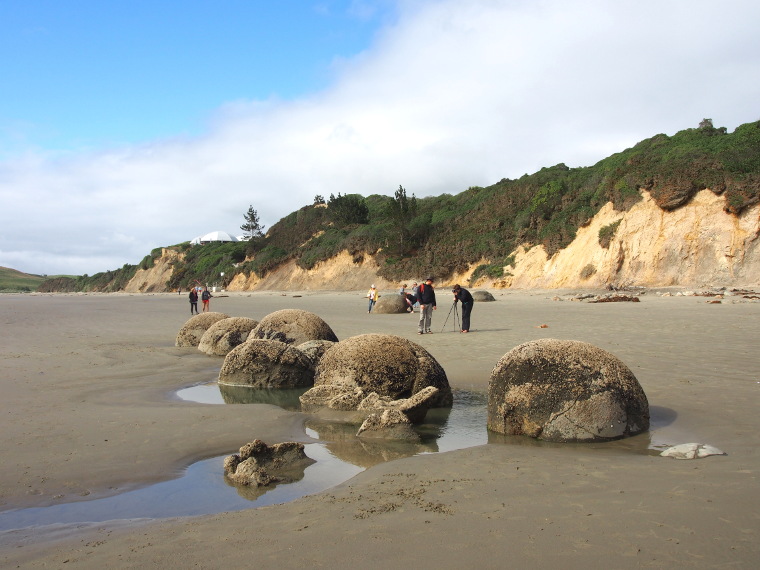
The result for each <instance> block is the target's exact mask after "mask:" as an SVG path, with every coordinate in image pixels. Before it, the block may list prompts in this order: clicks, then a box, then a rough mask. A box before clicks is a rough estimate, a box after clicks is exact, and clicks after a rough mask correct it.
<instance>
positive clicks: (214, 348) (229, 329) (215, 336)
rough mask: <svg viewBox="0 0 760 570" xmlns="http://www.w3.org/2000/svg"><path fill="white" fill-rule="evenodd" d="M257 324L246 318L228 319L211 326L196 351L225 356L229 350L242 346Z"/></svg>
mask: <svg viewBox="0 0 760 570" xmlns="http://www.w3.org/2000/svg"><path fill="white" fill-rule="evenodd" d="M258 324H259V322H258V321H256V320H254V319H249V318H248V317H229V318H227V319H221V320H219V321H216V322H215V323H214V324H213V325H211V326H210V327H209V328H208V330H207V331H206V332H205V333H203V336H202V337H201V340H200V343H199V344H198V350H200V351H201V352H204V353H206V354H209V355H217V356H226V355H227V353H229V351H230V350H232V349H233V348H235V347H236V346H238V345H241V344H243V343H244V342H245V341H246V340H247V339H248V335H249V334H250V333H251V331H252V330H253V329H254V327H256V325H258Z"/></svg>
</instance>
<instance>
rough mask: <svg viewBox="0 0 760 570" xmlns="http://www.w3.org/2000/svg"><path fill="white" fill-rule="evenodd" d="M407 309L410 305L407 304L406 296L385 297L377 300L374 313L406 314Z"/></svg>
mask: <svg viewBox="0 0 760 570" xmlns="http://www.w3.org/2000/svg"><path fill="white" fill-rule="evenodd" d="M407 309H409V304H408V303H407V302H406V295H384V296H382V297H380V298H379V299H378V300H377V303H375V306H374V307H373V309H372V312H373V313H378V314H383V315H393V314H397V313H406V312H407Z"/></svg>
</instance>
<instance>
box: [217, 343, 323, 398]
mask: <svg viewBox="0 0 760 570" xmlns="http://www.w3.org/2000/svg"><path fill="white" fill-rule="evenodd" d="M313 383H314V371H313V370H312V368H311V362H310V361H309V359H308V358H307V357H306V355H305V354H304V353H303V352H301V351H300V350H298V349H297V348H295V347H293V346H290V345H287V344H285V343H284V342H280V341H278V340H263V339H249V340H247V341H246V342H244V343H243V344H241V345H239V346H236V347H235V348H233V349H232V350H231V351H230V352H229V354H227V356H226V357H225V358H224V363H223V364H222V368H221V370H220V371H219V384H228V385H232V386H252V387H254V388H298V387H301V386H311V385H312V384H313Z"/></svg>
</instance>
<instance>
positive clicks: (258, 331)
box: [250, 309, 338, 346]
mask: <svg viewBox="0 0 760 570" xmlns="http://www.w3.org/2000/svg"><path fill="white" fill-rule="evenodd" d="M250 336H251V338H260V339H270V340H279V341H280V342H284V343H285V344H292V345H294V346H295V345H299V344H303V343H304V342H307V341H309V340H330V341H332V342H338V337H337V336H335V333H334V332H333V330H332V329H331V328H330V326H329V325H328V324H327V323H326V322H325V321H323V320H322V318H321V317H319V316H318V315H315V314H314V313H310V312H309V311H303V310H301V309H282V310H280V311H275V312H274V313H269V314H268V315H267V316H266V317H264V318H263V319H261V321H259V324H258V325H257V326H256V328H255V329H253V331H251V335H250Z"/></svg>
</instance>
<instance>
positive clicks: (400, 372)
mask: <svg viewBox="0 0 760 570" xmlns="http://www.w3.org/2000/svg"><path fill="white" fill-rule="evenodd" d="M321 386H331V387H332V388H331V389H328V388H320V387H321ZM428 386H432V387H434V388H437V389H438V391H437V392H436V393H435V395H434V397H433V400H432V403H431V406H432V407H434V408H440V407H450V406H451V404H452V401H453V398H452V394H451V387H450V386H449V380H448V378H447V377H446V372H444V370H443V368H442V367H441V365H440V364H438V361H437V360H436V359H435V358H433V356H432V355H431V354H430V353H429V352H428V351H427V350H425V349H424V348H422V347H421V346H420V345H418V344H416V343H413V342H411V341H410V340H407V339H405V338H403V337H400V336H395V335H387V334H363V335H359V336H354V337H351V338H348V339H346V340H343V341H341V342H338V343H336V344H335V345H333V346H332V347H330V348H329V349H328V350H327V352H325V354H324V355H323V356H322V358H321V359H320V361H319V364H318V365H317V370H316V373H315V375H314V390H315V392H316V391H317V390H319V391H323V392H324V393H325V394H327V392H329V391H330V390H332V391H333V392H334V393H335V394H338V393H341V392H345V393H351V394H353V393H354V392H355V391H356V389H357V388H358V389H360V390H361V392H362V393H363V394H365V397H366V396H367V395H369V394H370V393H371V392H375V393H377V395H378V396H381V397H385V398H388V399H390V400H400V399H406V398H411V397H412V396H414V395H415V394H417V393H418V392H420V391H421V390H423V389H425V388H427V387H428ZM320 393H321V392H320ZM304 396H305V397H306V398H307V399H308V398H309V392H306V394H304ZM304 396H302V398H301V401H302V402H303V401H304ZM357 403H358V402H357ZM354 409H356V408H354Z"/></svg>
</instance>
